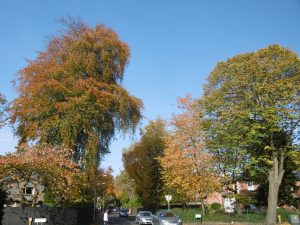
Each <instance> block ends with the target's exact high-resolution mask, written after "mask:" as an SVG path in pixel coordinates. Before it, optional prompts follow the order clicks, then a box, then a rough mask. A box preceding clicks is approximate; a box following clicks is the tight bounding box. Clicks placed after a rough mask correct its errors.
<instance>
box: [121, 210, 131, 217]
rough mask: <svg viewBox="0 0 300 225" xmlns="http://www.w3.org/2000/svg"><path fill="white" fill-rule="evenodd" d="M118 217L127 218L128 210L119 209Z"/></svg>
mask: <svg viewBox="0 0 300 225" xmlns="http://www.w3.org/2000/svg"><path fill="white" fill-rule="evenodd" d="M119 216H120V217H122V216H123V217H128V216H129V212H128V209H120V211H119Z"/></svg>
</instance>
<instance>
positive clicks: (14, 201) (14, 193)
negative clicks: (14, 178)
mask: <svg viewBox="0 0 300 225" xmlns="http://www.w3.org/2000/svg"><path fill="white" fill-rule="evenodd" d="M19 185H22V184H17V183H16V184H12V185H11V186H10V187H9V188H6V190H5V191H6V194H7V201H6V202H7V206H12V207H20V206H21V202H22V199H25V200H26V203H25V204H26V205H31V204H32V202H33V200H34V198H37V200H36V202H38V203H42V202H43V201H44V194H43V191H44V187H43V186H42V185H37V187H35V186H34V185H33V184H32V183H30V182H28V183H27V184H26V185H25V187H23V188H22V189H21V190H20V186H19ZM22 186H23V185H22ZM36 188H37V189H38V190H36Z"/></svg>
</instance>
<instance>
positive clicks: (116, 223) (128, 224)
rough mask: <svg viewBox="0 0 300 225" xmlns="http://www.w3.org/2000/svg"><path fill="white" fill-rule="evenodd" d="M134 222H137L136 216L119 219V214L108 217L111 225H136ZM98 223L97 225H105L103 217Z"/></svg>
mask: <svg viewBox="0 0 300 225" xmlns="http://www.w3.org/2000/svg"><path fill="white" fill-rule="evenodd" d="M101 216H102V215H101ZM134 220H135V216H130V217H119V214H118V213H111V214H109V215H108V224H109V225H135V223H134ZM98 221H99V222H98V223H97V225H98V224H99V225H103V222H102V217H101V218H100V219H99V220H98Z"/></svg>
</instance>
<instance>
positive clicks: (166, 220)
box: [152, 211, 182, 225]
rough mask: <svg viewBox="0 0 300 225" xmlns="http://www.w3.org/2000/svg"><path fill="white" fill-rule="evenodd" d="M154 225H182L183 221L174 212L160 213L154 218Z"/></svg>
mask: <svg viewBox="0 0 300 225" xmlns="http://www.w3.org/2000/svg"><path fill="white" fill-rule="evenodd" d="M152 224H153V225H182V221H181V219H180V218H179V217H178V216H176V215H175V214H174V213H173V212H169V211H158V212H157V213H155V215H154V217H153V222H152Z"/></svg>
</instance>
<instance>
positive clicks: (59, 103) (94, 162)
mask: <svg viewBox="0 0 300 225" xmlns="http://www.w3.org/2000/svg"><path fill="white" fill-rule="evenodd" d="M63 24H64V25H65V30H64V31H63V32H62V33H61V34H59V35H57V36H53V37H52V38H50V40H49V41H48V43H47V47H46V49H45V50H44V51H41V52H39V54H38V56H37V57H36V58H35V59H34V60H29V61H28V64H27V66H25V67H24V68H22V69H21V70H20V71H19V72H18V74H17V79H16V87H17V91H18V93H19V96H18V97H17V98H16V99H15V100H14V101H13V103H12V105H11V108H10V113H11V116H10V119H11V123H12V124H14V125H15V126H16V134H17V135H18V137H19V141H20V144H22V143H46V144H51V145H53V146H62V145H63V146H67V147H69V148H71V149H73V150H75V154H74V159H75V160H76V161H80V162H82V165H83V167H86V166H87V165H91V168H96V167H97V166H98V164H99V160H100V157H101V156H102V155H103V154H105V153H107V152H109V144H110V141H111V139H112V138H113V137H114V134H115V132H116V131H124V132H126V131H128V130H133V129H134V128H135V127H136V126H137V124H138V123H139V121H140V119H141V108H142V102H141V101H140V100H139V99H137V98H135V97H134V96H131V95H130V94H129V93H128V92H127V90H126V89H125V88H124V87H123V86H122V85H121V82H122V79H123V75H124V71H125V67H126V65H127V64H128V61H129V48H128V46H127V44H126V43H124V42H122V41H121V40H120V39H119V37H118V35H117V34H116V33H115V32H114V31H112V30H111V29H109V28H106V27H105V26H103V25H100V24H97V25H96V26H95V27H89V26H88V25H87V24H85V23H83V22H81V21H77V20H72V19H66V20H63Z"/></svg>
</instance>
